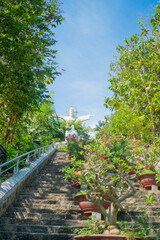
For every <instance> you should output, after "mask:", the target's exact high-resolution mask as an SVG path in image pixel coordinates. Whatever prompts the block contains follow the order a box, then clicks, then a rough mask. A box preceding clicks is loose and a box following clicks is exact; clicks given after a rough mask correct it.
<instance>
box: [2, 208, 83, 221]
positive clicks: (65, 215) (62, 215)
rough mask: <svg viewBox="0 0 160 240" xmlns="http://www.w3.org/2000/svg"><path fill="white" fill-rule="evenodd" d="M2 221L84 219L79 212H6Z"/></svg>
mask: <svg viewBox="0 0 160 240" xmlns="http://www.w3.org/2000/svg"><path fill="white" fill-rule="evenodd" d="M3 218H4V220H5V218H6V219H7V218H16V219H17V218H19V219H44V220H45V219H47V220H52V219H53V220H59V219H64V220H65V219H66V220H67V219H74V220H77V219H78V220H84V219H86V217H85V215H84V214H82V212H81V211H80V210H79V211H72V210H70V211H65V212H59V213H56V212H53V213H43V212H42V213H37V212H35V213H33V212H31V213H28V212H19V211H14V212H6V214H5V215H4V217H3Z"/></svg>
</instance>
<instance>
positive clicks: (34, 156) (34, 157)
mask: <svg viewBox="0 0 160 240" xmlns="http://www.w3.org/2000/svg"><path fill="white" fill-rule="evenodd" d="M35 159H36V151H34V155H33V161H35Z"/></svg>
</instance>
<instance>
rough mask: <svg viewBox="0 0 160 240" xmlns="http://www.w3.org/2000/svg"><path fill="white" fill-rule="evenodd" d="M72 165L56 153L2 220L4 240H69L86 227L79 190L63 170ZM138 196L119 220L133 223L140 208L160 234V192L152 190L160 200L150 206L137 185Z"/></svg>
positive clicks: (1, 229)
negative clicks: (78, 201) (77, 196)
mask: <svg viewBox="0 0 160 240" xmlns="http://www.w3.org/2000/svg"><path fill="white" fill-rule="evenodd" d="M67 164H68V161H67V157H66V153H65V151H63V150H59V151H56V153H55V154H54V156H53V157H52V159H51V161H50V162H49V163H48V165H47V166H45V168H44V169H42V171H41V172H40V173H39V174H38V175H37V176H35V177H34V179H32V180H31V181H30V182H29V183H28V185H27V186H26V187H25V188H24V189H23V191H22V192H21V194H20V195H19V196H18V198H17V199H16V200H15V201H14V203H13V205H12V206H11V207H10V208H9V209H8V210H7V212H6V213H5V215H3V216H2V217H1V218H0V240H1V239H3V240H5V239H6V240H8V239H10V240H44V239H45V240H50V239H54V240H69V239H73V236H74V234H73V230H74V229H75V228H80V227H82V226H83V224H84V223H83V220H84V219H85V216H84V215H83V214H82V213H81V210H80V208H79V206H78V204H77V202H76V200H74V196H75V195H76V193H77V191H79V189H76V188H69V187H68V184H69V182H66V180H64V178H63V175H64V173H62V172H61V168H63V167H64V166H65V165H67ZM137 188H138V191H137V194H136V197H134V198H130V199H128V200H127V201H126V203H125V204H126V205H128V206H129V211H128V213H124V212H122V211H121V212H119V214H118V219H119V220H127V221H128V224H129V223H130V224H132V223H133V222H134V221H135V220H136V219H137V215H138V214H139V207H140V206H142V207H144V208H146V210H147V211H146V212H147V213H148V215H149V216H150V223H149V224H152V223H154V225H155V226H156V228H157V230H159V231H160V191H152V194H153V196H154V198H155V199H157V201H156V202H155V203H154V204H153V205H151V206H150V205H148V204H147V203H146V202H145V201H144V197H145V194H146V193H148V194H149V193H150V192H151V191H146V190H143V189H142V188H141V187H140V186H139V185H137Z"/></svg>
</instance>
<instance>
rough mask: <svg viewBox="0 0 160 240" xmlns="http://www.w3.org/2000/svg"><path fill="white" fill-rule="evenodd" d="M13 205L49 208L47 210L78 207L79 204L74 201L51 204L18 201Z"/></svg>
mask: <svg viewBox="0 0 160 240" xmlns="http://www.w3.org/2000/svg"><path fill="white" fill-rule="evenodd" d="M13 207H18V208H25V209H26V208H29V209H49V210H52V209H64V210H65V209H66V210H69V209H79V205H77V204H76V202H75V203H74V202H63V201H61V202H59V203H53V204H51V203H50V204H48V203H45V204H42V203H40V204H37V203H32V202H31V203H23V202H20V203H14V204H13Z"/></svg>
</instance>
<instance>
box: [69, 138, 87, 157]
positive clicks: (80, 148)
mask: <svg viewBox="0 0 160 240" xmlns="http://www.w3.org/2000/svg"><path fill="white" fill-rule="evenodd" d="M66 140H67V153H68V155H69V158H70V159H71V158H73V157H74V158H75V159H76V160H77V159H84V150H85V145H86V144H87V140H86V139H84V138H83V137H81V136H80V137H78V136H77V135H75V134H74V135H71V136H69V137H67V139H66Z"/></svg>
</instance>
